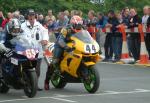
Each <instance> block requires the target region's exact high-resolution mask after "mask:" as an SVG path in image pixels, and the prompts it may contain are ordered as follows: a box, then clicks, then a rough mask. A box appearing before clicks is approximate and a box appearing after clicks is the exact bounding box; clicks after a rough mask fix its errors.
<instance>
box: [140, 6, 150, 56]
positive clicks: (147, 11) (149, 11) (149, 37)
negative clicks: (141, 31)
mask: <svg viewBox="0 0 150 103" xmlns="http://www.w3.org/2000/svg"><path fill="white" fill-rule="evenodd" d="M143 11H144V16H143V20H142V23H143V24H144V25H146V26H147V29H148V33H147V34H146V36H145V44H146V48H147V51H148V54H149V59H150V7H149V6H145V7H144V9H143ZM144 17H147V18H146V19H144ZM145 20H146V21H145ZM144 21H145V22H144Z"/></svg>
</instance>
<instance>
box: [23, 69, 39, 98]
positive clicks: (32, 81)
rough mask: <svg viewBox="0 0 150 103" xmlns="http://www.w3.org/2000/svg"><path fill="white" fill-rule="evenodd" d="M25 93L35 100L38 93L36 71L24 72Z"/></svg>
mask: <svg viewBox="0 0 150 103" xmlns="http://www.w3.org/2000/svg"><path fill="white" fill-rule="evenodd" d="M24 80H25V85H24V93H25V95H26V96H27V97H29V98H33V97H34V96H35V95H36V93H37V85H38V82H37V81H38V80H37V75H36V72H35V71H26V72H24Z"/></svg>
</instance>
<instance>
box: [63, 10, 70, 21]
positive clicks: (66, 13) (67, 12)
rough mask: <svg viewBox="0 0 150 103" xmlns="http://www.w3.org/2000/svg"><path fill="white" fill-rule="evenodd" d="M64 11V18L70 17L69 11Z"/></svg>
mask: <svg viewBox="0 0 150 103" xmlns="http://www.w3.org/2000/svg"><path fill="white" fill-rule="evenodd" d="M64 13H65V18H66V19H70V13H69V11H68V10H65V11H64Z"/></svg>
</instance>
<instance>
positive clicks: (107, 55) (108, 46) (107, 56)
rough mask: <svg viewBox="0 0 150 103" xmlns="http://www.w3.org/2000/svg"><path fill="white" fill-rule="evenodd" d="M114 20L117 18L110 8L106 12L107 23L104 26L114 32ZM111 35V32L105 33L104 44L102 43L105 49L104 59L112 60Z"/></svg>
mask: <svg viewBox="0 0 150 103" xmlns="http://www.w3.org/2000/svg"><path fill="white" fill-rule="evenodd" d="M116 21H117V19H116V18H115V13H114V11H113V10H110V11H109V12H108V23H107V24H106V27H109V28H111V29H112V31H113V32H115V31H116V28H115V24H116V23H115V22H116ZM116 26H117V25H116ZM112 35H113V33H107V35H106V39H105V44H104V49H105V59H104V61H109V60H112V56H113V49H112Z"/></svg>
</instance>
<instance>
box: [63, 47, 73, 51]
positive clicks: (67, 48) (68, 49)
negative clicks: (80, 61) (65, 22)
mask: <svg viewBox="0 0 150 103" xmlns="http://www.w3.org/2000/svg"><path fill="white" fill-rule="evenodd" d="M64 49H65V50H66V51H67V52H72V48H70V47H68V46H66V47H65V48H64Z"/></svg>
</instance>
